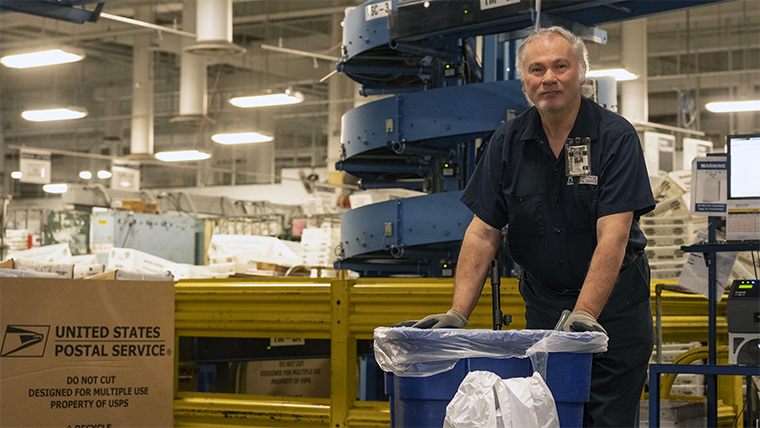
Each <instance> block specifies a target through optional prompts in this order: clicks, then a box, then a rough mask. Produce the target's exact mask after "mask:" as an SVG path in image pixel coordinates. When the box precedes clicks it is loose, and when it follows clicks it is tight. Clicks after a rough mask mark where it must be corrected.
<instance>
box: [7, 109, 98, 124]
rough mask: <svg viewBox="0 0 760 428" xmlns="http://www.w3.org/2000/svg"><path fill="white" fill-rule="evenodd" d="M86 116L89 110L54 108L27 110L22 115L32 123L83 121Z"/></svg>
mask: <svg viewBox="0 0 760 428" xmlns="http://www.w3.org/2000/svg"><path fill="white" fill-rule="evenodd" d="M86 116H87V109H85V108H82V107H67V108H54V109H48V110H27V111H25V112H23V113H21V117H23V118H24V119H26V120H29V121H31V122H48V121H52V120H71V119H81V118H83V117H86Z"/></svg>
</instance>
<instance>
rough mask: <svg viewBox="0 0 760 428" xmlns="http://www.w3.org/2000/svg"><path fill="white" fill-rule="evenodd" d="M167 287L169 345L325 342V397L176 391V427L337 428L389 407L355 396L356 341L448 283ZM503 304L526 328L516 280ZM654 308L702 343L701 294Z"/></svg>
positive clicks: (193, 283)
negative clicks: (171, 315)
mask: <svg viewBox="0 0 760 428" xmlns="http://www.w3.org/2000/svg"><path fill="white" fill-rule="evenodd" d="M661 282H662V281H657V282H656V283H661ZM654 285H655V282H653V293H652V296H653V299H652V300H653V313H654V311H655V307H654V305H655V302H654V295H655V293H654ZM175 289H176V293H175V294H176V297H175V330H176V336H177V343H178V341H179V339H178V338H179V337H227V338H232V337H235V338H279V337H282V338H306V339H330V355H331V358H330V360H331V363H330V364H331V386H330V398H329V399H318V398H290V397H272V396H254V395H246V394H214V393H195V392H192V393H191V392H177V393H176V394H175V395H176V398H175V402H174V421H175V422H174V423H175V426H177V427H210V426H227V427H235V426H245V427H258V426H260V427H314V426H324V427H327V426H329V427H333V428H344V427H378V426H390V411H389V406H388V403H382V402H367V401H357V400H356V397H357V391H356V384H357V378H356V376H357V354H356V341H357V339H372V335H373V330H374V329H375V328H376V327H378V326H391V325H393V324H395V323H397V322H400V321H404V320H409V319H419V318H421V317H423V316H425V315H428V314H431V313H438V312H441V311H445V310H447V309H448V308H449V307H450V305H451V298H452V294H453V281H452V280H451V279H386V278H383V279H360V280H343V279H332V280H330V279H307V278H231V279H222V280H182V281H179V282H178V283H177V284H176V287H175ZM481 300H483V301H482V302H480V303H479V304H478V306H477V307H476V309H475V312H474V313H473V314H472V317H471V318H470V323H469V325H468V327H469V328H486V329H488V328H491V322H492V321H491V319H492V316H491V304H490V301H491V290H490V285H489V284H486V287H485V288H484V292H483V295H482V296H481ZM501 305H502V311H503V312H504V313H505V314H510V315H512V324H511V325H510V326H509V327H508V328H514V329H522V328H525V318H524V314H523V312H524V304H523V301H522V298H521V297H520V294H519V292H518V290H517V280H516V279H513V278H504V279H503V280H502V283H501ZM661 307H662V313H663V316H662V326H663V328H662V331H663V340H664V341H666V342H667V341H678V342H684V341H706V340H707V300H706V299H705V298H704V297H701V296H696V295H686V294H681V293H675V292H670V291H662V296H661ZM718 313H719V319H718V334H719V336H723V337H725V335H726V323H725V303H724V304H722V305H719V306H718ZM695 314H696V315H695ZM175 349H178V346H177V348H175ZM175 355H176V357H175V358H177V361H176V364H175V367H178V365H179V360H178V352H177V353H175ZM177 370H178V369H176V368H175V372H176V371H177ZM177 374H178V373H175V382H176V379H177V378H178V376H177ZM176 390H177V386H176V384H175V391H176Z"/></svg>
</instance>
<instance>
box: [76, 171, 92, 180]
mask: <svg viewBox="0 0 760 428" xmlns="http://www.w3.org/2000/svg"><path fill="white" fill-rule="evenodd" d="M79 178H81V179H82V180H89V179H91V178H92V173H91V172H90V171H79Z"/></svg>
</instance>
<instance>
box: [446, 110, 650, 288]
mask: <svg viewBox="0 0 760 428" xmlns="http://www.w3.org/2000/svg"><path fill="white" fill-rule="evenodd" d="M575 137H581V138H584V137H590V138H591V175H590V176H589V177H588V178H586V179H584V180H583V181H579V184H577V185H574V184H573V182H572V180H571V179H569V177H567V175H566V174H565V149H562V152H561V153H560V156H559V158H555V156H554V153H553V152H552V150H551V147H550V146H549V140H548V138H547V137H546V134H545V133H544V130H543V127H542V125H541V118H540V116H539V114H538V111H537V110H536V108H535V107H531V108H530V109H528V110H527V111H525V112H524V113H523V114H521V115H520V116H518V117H516V118H514V119H513V120H511V121H509V122H507V123H505V124H503V125H502V126H501V127H499V129H497V130H496V132H495V133H494V135H493V137H492V138H491V140H490V142H489V144H488V148H487V149H486V152H485V154H484V155H483V157H482V159H481V160H480V162H479V163H478V165H477V167H476V168H475V173H474V174H473V176H472V178H471V179H470V181H469V183H468V184H467V187H466V188H465V190H464V193H463V195H462V198H461V201H462V202H463V203H464V204H465V205H467V207H469V208H470V210H472V212H473V213H474V214H475V215H477V216H478V217H479V218H480V219H481V220H483V221H484V222H486V223H487V224H489V225H490V226H492V227H495V228H497V229H501V228H502V227H504V226H505V225H509V229H508V233H507V236H508V246H509V252H510V255H511V256H512V258H513V259H514V260H515V262H517V263H518V264H520V265H521V266H522V267H523V268H524V269H525V270H526V271H527V272H528V274H530V276H532V277H533V278H534V279H535V280H536V281H538V282H540V283H541V284H543V285H545V286H547V287H550V288H553V289H559V290H566V289H580V288H581V287H582V286H583V281H584V279H585V277H586V273H587V271H588V267H589V264H590V263H591V256H592V255H593V253H594V249H595V248H596V242H597V241H596V221H597V219H599V218H601V217H604V216H607V215H610V214H617V213H623V212H628V211H633V213H634V221H633V223H632V224H631V232H630V236H629V239H628V245H627V248H626V256H625V259H624V261H623V265H624V266H625V265H626V264H627V263H629V262H630V261H631V260H633V259H634V258H635V257H637V256H638V255H639V254H641V253H642V252H643V249H644V247H645V246H646V242H647V241H646V238H645V237H644V235H643V234H642V233H641V229H640V228H639V226H638V219H639V216H641V215H642V214H645V213H647V212H649V211H651V210H652V209H653V208H654V205H655V201H654V197H653V195H652V189H651V187H650V184H649V176H648V174H647V169H646V164H645V162H644V155H643V152H642V150H641V143H640V141H639V138H638V135H637V134H636V130H635V129H634V128H633V126H632V125H631V124H630V123H628V121H626V120H625V119H624V118H623V117H621V116H619V115H617V114H615V113H613V112H610V111H608V110H606V109H604V108H602V107H601V106H599V105H598V104H596V103H595V102H593V101H591V100H589V99H586V98H583V99H582V101H581V106H580V110H579V112H578V117H577V118H576V120H575V125H574V126H573V129H572V131H571V132H570V135H569V138H575Z"/></svg>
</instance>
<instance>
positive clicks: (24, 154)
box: [19, 149, 52, 184]
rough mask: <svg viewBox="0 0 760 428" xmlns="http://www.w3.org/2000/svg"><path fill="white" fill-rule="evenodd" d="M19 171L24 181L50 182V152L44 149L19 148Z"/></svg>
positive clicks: (21, 179)
mask: <svg viewBox="0 0 760 428" xmlns="http://www.w3.org/2000/svg"><path fill="white" fill-rule="evenodd" d="M19 154H20V156H19V171H21V178H20V179H19V181H21V182H22V183H37V184H49V183H50V175H51V173H52V171H51V163H50V152H46V151H43V150H30V149H21V150H19Z"/></svg>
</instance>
